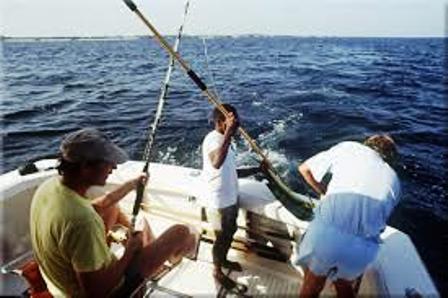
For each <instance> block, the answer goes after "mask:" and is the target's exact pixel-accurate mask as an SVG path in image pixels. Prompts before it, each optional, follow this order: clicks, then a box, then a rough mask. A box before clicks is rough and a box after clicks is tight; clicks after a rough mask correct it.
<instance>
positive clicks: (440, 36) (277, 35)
mask: <svg viewBox="0 0 448 298" xmlns="http://www.w3.org/2000/svg"><path fill="white" fill-rule="evenodd" d="M153 36H154V35H153V34H134V35H132V34H130V35H60V36H57V35H55V36H50V35H48V36H45V35H43V36H26V35H23V36H20V35H17V36H8V35H0V40H8V39H126V38H141V37H153ZM165 36H169V37H175V36H176V34H167V35H165ZM184 36H188V37H250V36H254V37H299V38H409V39H425V38H427V39H431V38H432V39H434V38H447V37H448V36H446V35H403V36H398V35H372V36H362V35H294V34H266V33H244V34H243V33H241V34H214V35H210V34H184Z"/></svg>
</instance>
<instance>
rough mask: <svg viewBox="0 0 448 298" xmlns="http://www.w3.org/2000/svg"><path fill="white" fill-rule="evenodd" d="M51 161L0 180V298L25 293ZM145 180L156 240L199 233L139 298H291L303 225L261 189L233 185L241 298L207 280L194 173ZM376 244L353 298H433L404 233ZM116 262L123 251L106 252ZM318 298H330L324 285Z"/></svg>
mask: <svg viewBox="0 0 448 298" xmlns="http://www.w3.org/2000/svg"><path fill="white" fill-rule="evenodd" d="M56 164H57V161H56V160H55V159H45V160H39V161H37V162H35V163H34V166H31V167H30V166H28V167H27V168H28V169H30V168H31V169H33V170H32V171H29V172H31V173H29V174H25V173H24V172H25V171H23V169H21V170H20V171H19V170H18V169H17V170H14V171H11V172H8V173H5V174H3V175H1V177H0V192H1V194H2V196H1V199H0V203H1V208H2V211H3V217H2V219H1V221H2V222H1V225H0V226H1V234H0V237H1V241H2V243H3V249H2V260H1V262H2V269H1V270H2V273H3V275H2V279H1V280H2V288H1V292H0V295H18V296H20V295H22V294H24V293H26V291H27V288H28V285H27V284H26V282H25V281H24V279H23V278H21V277H20V276H19V275H20V270H19V268H20V267H21V265H22V264H24V263H25V262H27V261H28V260H29V259H31V258H32V249H31V243H30V236H29V226H28V224H29V222H28V217H29V211H30V205H31V204H30V203H31V200H32V197H33V193H34V192H35V190H36V188H37V187H38V186H39V185H40V184H41V183H42V182H43V181H45V180H47V179H49V178H50V177H53V176H55V175H58V174H57V171H56V170H55V166H56ZM143 164H144V163H143V162H141V161H128V162H126V163H124V164H122V165H119V166H118V168H117V169H116V170H115V171H114V172H113V173H112V174H111V175H110V177H109V179H108V181H107V184H106V185H105V186H104V187H92V188H91V189H90V190H89V192H88V193H89V195H90V196H95V195H98V194H100V193H104V192H106V191H108V190H111V189H113V188H114V187H116V186H117V185H119V184H120V183H122V182H124V181H125V180H127V179H129V178H131V177H135V175H136V173H138V172H140V171H141V168H142V166H143ZM149 172H150V174H151V179H150V182H149V185H148V187H147V188H146V190H145V193H144V198H143V203H142V206H143V210H142V211H140V214H142V215H144V216H145V217H147V219H148V221H149V223H150V225H151V227H152V228H153V230H154V232H155V234H160V233H162V232H163V231H164V230H165V229H166V228H167V227H168V226H170V225H172V224H176V223H185V224H188V225H191V226H193V227H195V228H196V229H197V230H198V231H200V232H201V237H200V242H199V245H198V252H197V256H195V257H194V258H190V259H189V258H184V259H183V260H182V261H181V262H180V263H179V264H177V265H175V266H167V268H166V270H164V271H163V274H160V275H159V276H158V277H157V278H152V279H149V280H147V281H145V283H144V284H143V285H142V287H143V286H144V287H145V288H144V289H145V296H146V297H150V296H153V295H168V296H178V297H194V296H205V295H206V296H219V297H226V296H228V297H238V296H241V297H249V296H294V295H297V294H298V291H299V289H300V286H301V284H302V281H303V271H302V269H301V268H299V267H296V266H293V265H292V264H291V262H290V259H291V257H292V256H293V255H294V254H296V253H297V251H298V249H299V243H300V239H301V236H302V235H303V234H304V233H305V232H306V229H307V226H308V222H306V221H302V220H299V219H298V218H297V217H296V216H294V215H293V214H292V213H291V212H290V211H288V210H287V209H286V208H285V207H283V205H282V204H281V203H280V202H278V201H277V200H276V198H275V197H274V195H273V193H272V192H271V191H270V189H269V188H268V187H267V185H266V181H257V180H255V179H248V178H244V179H239V185H240V193H239V197H240V201H239V202H240V205H241V210H240V214H239V217H238V231H237V234H236V236H235V239H234V242H233V244H232V248H231V250H230V252H229V258H230V259H231V260H235V261H238V262H240V263H241V264H242V266H243V272H226V273H227V274H228V275H229V276H230V277H231V278H232V279H234V280H236V281H237V282H238V283H239V284H242V285H245V286H246V287H247V291H246V292H245V293H244V294H241V293H232V292H227V291H226V290H224V289H223V288H222V287H220V286H219V285H218V284H216V283H215V281H214V279H213V275H212V272H213V263H212V254H211V248H212V244H213V241H214V235H213V232H212V229H211V226H210V224H209V223H208V221H207V219H206V216H204V202H202V201H201V193H200V190H201V188H202V187H201V185H202V184H201V183H202V182H201V178H200V176H201V171H200V170H198V169H193V168H187V167H181V166H175V165H166V164H159V163H151V164H150V166H149ZM21 173H22V174H21ZM134 200H135V192H131V193H130V194H128V195H127V196H126V197H125V198H124V199H123V200H122V201H120V207H121V208H122V209H123V210H124V211H125V212H127V213H128V214H131V212H132V206H133V204H134ZM381 239H382V241H383V244H382V245H381V249H380V252H379V254H378V257H377V258H376V260H375V262H374V263H373V264H371V265H370V266H369V267H368V269H367V271H366V272H365V274H364V275H363V277H362V280H361V283H360V285H359V291H358V294H359V296H382V297H383V296H385V297H387V296H389V297H390V296H399V297H421V296H425V297H426V296H430V297H438V296H439V294H438V292H437V290H436V288H435V286H434V284H433V282H432V280H431V278H430V276H429V274H428V272H427V270H426V268H425V266H424V264H423V263H422V261H421V259H420V257H419V255H418V253H417V251H416V249H415V247H414V245H413V244H412V241H411V240H410V238H409V237H408V236H407V235H406V234H404V233H403V232H401V231H399V230H397V229H395V228H392V227H387V228H386V229H385V231H384V232H383V233H382V235H381ZM112 248H114V252H115V253H116V254H117V255H119V254H120V253H121V252H122V247H121V246H119V245H113V246H112ZM322 295H335V291H334V289H333V287H332V286H331V284H329V283H328V284H327V285H326V287H325V289H324V292H323V294H322Z"/></svg>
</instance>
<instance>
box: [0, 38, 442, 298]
mask: <svg viewBox="0 0 448 298" xmlns="http://www.w3.org/2000/svg"><path fill="white" fill-rule="evenodd" d="M171 41H172V39H171ZM445 42H446V40H444V39H442V38H440V39H399V38H296V37H256V36H246V37H238V38H234V37H215V38H207V39H206V43H207V48H208V60H209V65H208V67H207V63H206V57H205V55H204V46H203V40H202V38H199V37H185V38H184V40H183V42H182V45H181V55H182V56H183V57H184V58H185V59H186V60H187V61H188V62H189V63H190V65H191V66H192V68H193V69H195V71H196V72H197V73H198V74H199V75H200V76H201V77H202V78H203V79H204V81H205V82H206V83H207V84H208V85H209V87H211V88H213V89H214V90H216V92H217V93H218V94H219V96H220V98H221V99H222V100H223V101H225V102H228V103H231V104H233V105H235V106H236V107H237V109H238V110H239V113H240V116H241V119H242V123H243V126H244V127H245V128H246V130H247V131H248V132H249V134H250V135H251V136H253V137H254V138H255V139H256V140H257V142H258V143H259V144H260V146H261V147H262V148H264V149H265V150H266V152H268V154H269V157H270V159H271V160H272V162H273V164H274V165H275V166H276V167H277V168H278V169H279V171H280V172H281V173H282V175H283V176H284V177H285V179H286V180H287V181H288V183H289V184H290V185H291V186H292V187H293V188H295V189H296V190H298V191H302V192H309V189H307V188H306V186H305V185H304V183H303V181H301V179H299V177H298V175H297V172H296V170H295V169H296V165H297V164H298V163H299V162H301V161H303V160H305V159H306V158H308V157H310V156H311V155H313V154H315V153H317V152H319V151H321V150H324V149H326V148H328V147H330V146H332V145H334V144H336V143H338V142H340V141H344V140H362V139H363V138H364V137H366V136H367V135H370V134H372V133H389V134H391V135H392V136H393V137H394V138H395V139H396V141H397V143H398V145H399V151H400V154H401V159H400V162H399V168H398V173H399V176H400V178H401V181H402V189H403V197H402V201H401V203H400V204H399V206H398V207H397V209H396V210H395V212H394V213H393V215H392V217H391V219H390V224H391V225H392V226H395V227H397V228H399V229H400V230H402V231H404V232H406V233H408V234H409V235H410V237H411V239H412V240H413V242H414V243H415V245H416V247H417V249H418V251H419V253H420V255H421V257H422V259H423V261H424V262H425V264H426V265H427V267H428V270H429V272H430V274H431V276H432V277H433V279H434V281H435V283H436V285H437V287H438V288H439V290H440V291H441V292H442V293H445V294H446V293H448V292H447V284H448V282H447V280H448V278H447V271H448V270H447V262H446V251H447V249H448V232H447V230H448V203H447V190H446V186H447V179H446V178H447V171H448V170H447V168H448V167H447V157H448V156H447V148H448V147H447V145H448V130H447V124H446V117H447V116H446V115H448V107H447V101H446V98H447V89H446V86H447V85H446V84H447V81H446V77H445V75H446V65H444V57H445V55H446V50H447V48H446V47H445ZM1 51H2V54H1V55H0V58H1V69H2V79H1V81H0V84H1V85H0V86H1V88H0V92H1V93H0V99H1V111H2V112H1V113H2V124H3V126H2V137H3V140H2V141H3V143H2V152H1V153H2V164H1V170H2V172H6V171H9V170H12V169H14V168H16V167H18V166H19V165H21V164H23V163H24V162H25V161H27V160H30V159H34V158H39V157H40V156H44V155H47V154H52V153H56V152H57V150H58V144H59V143H60V140H61V137H62V136H63V135H64V134H65V133H67V132H69V131H73V130H76V129H79V128H82V127H86V126H94V127H98V128H100V129H101V130H103V131H106V132H108V133H109V134H110V136H111V137H112V138H113V139H114V140H115V141H116V142H117V143H118V144H119V145H121V146H122V147H124V148H125V149H126V150H127V151H128V152H129V154H130V156H131V157H132V158H133V159H140V158H141V156H142V151H143V148H144V145H145V143H146V133H147V128H148V126H149V124H150V123H151V122H152V120H153V114H154V111H155V108H156V103H157V100H158V94H159V88H160V84H161V81H162V79H163V77H164V73H165V70H166V67H167V61H168V59H167V55H166V54H165V53H164V52H163V51H162V50H161V49H160V48H159V46H158V45H157V44H156V43H155V42H154V41H152V40H151V39H149V38H147V37H140V38H135V39H127V40H124V39H123V40H34V41H31V42H29V41H27V42H25V41H20V40H7V41H3V42H2V43H1ZM170 86H171V89H170V97H169V99H168V103H167V106H166V109H165V114H164V118H163V121H162V124H161V127H160V129H159V131H158V134H157V139H156V148H155V149H156V150H155V154H154V155H153V160H155V161H157V162H163V163H172V164H179V165H185V166H192V167H200V166H201V156H200V144H201V141H202V138H203V137H204V136H205V134H206V133H207V132H208V131H209V130H210V124H209V122H208V120H207V119H208V116H209V114H210V111H211V107H210V105H209V104H208V102H207V101H206V100H205V98H204V97H203V96H202V95H201V94H200V92H199V91H198V90H197V89H196V87H195V86H194V85H193V83H191V82H190V81H189V80H188V79H187V78H186V77H185V75H183V74H182V73H181V71H180V70H179V69H177V70H176V71H175V73H174V74H173V77H172V80H171V84H170ZM237 147H238V152H239V162H240V164H242V165H244V164H247V165H250V164H254V162H255V161H254V154H253V153H250V152H248V151H247V147H246V146H245V143H244V142H243V141H242V140H241V139H239V140H237Z"/></svg>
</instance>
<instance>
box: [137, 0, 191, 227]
mask: <svg viewBox="0 0 448 298" xmlns="http://www.w3.org/2000/svg"><path fill="white" fill-rule="evenodd" d="M189 6H190V0H186V2H185V8H184V15H183V20H182V23H181V25H180V27H179V30H178V32H177V36H176V40H175V42H174V46H173V51H174V52H177V51H178V48H179V45H180V39H181V37H182V32H183V29H184V24H185V21H186V19H187V14H188V8H189ZM173 68H174V59H173V56H171V55H170V59H169V62H168V68H167V70H166V73H165V79H164V80H163V83H162V86H161V88H160V96H159V103H158V105H157V109H156V113H155V117H154V122H153V123H152V125H151V126H150V129H149V130H148V131H149V134H148V138H147V139H148V141H147V142H146V146H145V150H144V151H143V158H142V160H145V161H146V162H145V165H144V167H143V170H142V172H143V173H146V174H147V175H149V161H150V157H151V152H152V148H153V145H154V140H155V137H156V131H157V128H158V126H159V124H160V119H161V118H162V113H163V108H164V106H165V102H166V97H167V95H168V88H169V84H168V83H169V81H170V78H171V73H172V72H173ZM144 191H145V185H144V184H143V183H139V184H138V186H137V191H136V198H135V202H134V207H133V209H132V219H131V225H132V230H133V229H134V227H135V221H136V219H137V215H138V212H139V210H140V206H141V204H142V201H143V193H144Z"/></svg>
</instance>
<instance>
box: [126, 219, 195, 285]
mask: <svg viewBox="0 0 448 298" xmlns="http://www.w3.org/2000/svg"><path fill="white" fill-rule="evenodd" d="M195 248H196V237H195V235H194V234H192V233H191V232H190V229H189V228H188V227H187V226H185V225H174V226H172V227H170V228H169V229H168V230H166V231H165V232H164V233H163V234H162V235H160V236H159V237H158V238H157V239H155V240H154V241H152V242H151V243H149V244H148V245H146V246H144V247H143V248H142V250H141V252H140V254H139V255H138V256H137V257H136V258H135V260H134V262H135V263H133V264H135V266H138V271H139V272H140V274H141V276H142V277H149V276H151V275H153V274H154V273H156V272H157V271H158V269H159V268H160V267H161V266H162V265H163V264H164V263H165V261H167V260H169V259H171V258H178V257H182V256H184V255H186V254H188V253H190V252H192V251H193V250H194V249H195Z"/></svg>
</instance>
